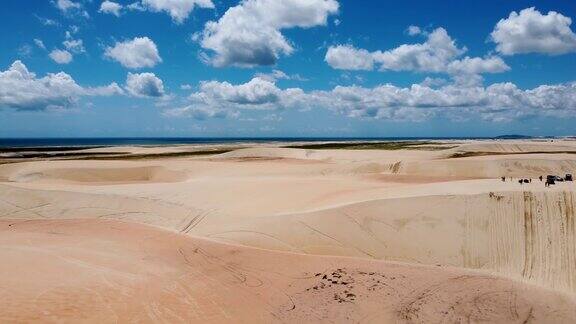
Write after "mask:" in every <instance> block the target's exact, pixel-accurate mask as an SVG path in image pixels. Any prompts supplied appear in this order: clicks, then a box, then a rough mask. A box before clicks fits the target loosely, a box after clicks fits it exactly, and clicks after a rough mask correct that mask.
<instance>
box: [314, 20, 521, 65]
mask: <svg viewBox="0 0 576 324" xmlns="http://www.w3.org/2000/svg"><path fill="white" fill-rule="evenodd" d="M411 27H415V26H411ZM409 32H410V28H409ZM412 32H413V33H415V32H416V31H415V30H412ZM418 34H422V35H425V36H426V38H427V39H426V41H425V42H424V43H420V44H404V45H401V46H399V47H396V48H394V49H391V50H387V51H374V52H370V51H367V50H365V49H359V48H355V47H353V46H352V45H337V46H331V47H329V48H328V51H327V52H326V56H325V61H326V62H327V63H328V64H329V65H330V66H331V67H333V68H335V69H340V70H373V69H374V68H375V67H376V66H379V70H380V71H388V70H391V71H415V72H432V73H448V74H458V73H466V74H482V73H500V72H504V71H508V70H509V69H510V67H509V66H508V65H506V63H505V62H504V61H503V60H502V59H501V58H499V57H497V56H490V57H486V58H480V57H473V58H471V57H464V58H462V59H459V58H460V57H462V55H463V54H464V53H465V52H466V48H465V47H458V46H457V45H456V42H455V41H454V40H453V39H452V38H451V37H450V35H448V33H447V32H446V30H445V29H444V28H437V29H435V30H434V31H432V32H431V33H424V32H423V31H421V30H419V29H418Z"/></svg>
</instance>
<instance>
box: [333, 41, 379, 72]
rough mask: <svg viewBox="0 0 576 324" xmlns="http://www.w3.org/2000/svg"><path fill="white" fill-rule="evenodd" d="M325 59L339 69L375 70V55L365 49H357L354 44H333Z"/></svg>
mask: <svg viewBox="0 0 576 324" xmlns="http://www.w3.org/2000/svg"><path fill="white" fill-rule="evenodd" d="M324 60H325V61H326V62H327V63H328V64H329V65H330V66H331V67H333V68H335V69H339V70H368V71H370V70H373V69H374V57H373V55H372V53H370V52H368V51H367V50H365V49H357V48H354V47H353V46H352V45H338V46H331V47H329V48H328V52H326V57H325V58H324Z"/></svg>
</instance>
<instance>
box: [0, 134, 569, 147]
mask: <svg viewBox="0 0 576 324" xmlns="http://www.w3.org/2000/svg"><path fill="white" fill-rule="evenodd" d="M556 138H565V137H530V136H521V135H513V136H511V135H505V136H496V137H109V138H106V137H101V138H89V137H82V138H0V147H2V148H23V147H60V148H62V147H73V148H77V147H88V148H90V147H110V146H165V145H191V144H192V145H193V144H198V145H202V144H247V143H260V144H262V143H297V142H373V141H382V142H385V141H422V140H444V141H445V140H510V139H556Z"/></svg>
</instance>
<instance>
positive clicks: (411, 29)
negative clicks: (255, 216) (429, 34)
mask: <svg viewBox="0 0 576 324" xmlns="http://www.w3.org/2000/svg"><path fill="white" fill-rule="evenodd" d="M406 32H407V33H408V35H410V36H416V35H420V34H421V33H422V29H420V27H418V26H413V25H411V26H408V29H406Z"/></svg>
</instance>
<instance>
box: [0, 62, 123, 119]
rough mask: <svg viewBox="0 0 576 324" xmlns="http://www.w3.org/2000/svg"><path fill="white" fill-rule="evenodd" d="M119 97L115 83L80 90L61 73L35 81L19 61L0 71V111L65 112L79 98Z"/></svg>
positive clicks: (36, 78) (119, 90) (33, 74)
mask: <svg viewBox="0 0 576 324" xmlns="http://www.w3.org/2000/svg"><path fill="white" fill-rule="evenodd" d="M122 93H123V91H122V89H120V87H119V86H118V85H117V84H115V83H112V84H110V85H107V86H103V87H96V88H84V87H81V86H79V85H78V84H77V83H76V82H75V81H74V79H72V77H71V76H70V75H68V74H66V73H64V72H60V73H49V74H47V75H46V76H44V77H42V78H38V77H37V76H36V74H35V73H33V72H30V71H29V70H28V68H27V67H26V66H25V65H24V64H23V63H22V62H21V61H15V62H14V63H12V65H11V66H10V67H9V68H8V69H7V70H6V71H0V107H9V108H13V109H17V110H47V109H64V108H69V107H71V106H73V105H74V104H75V103H76V102H77V101H78V100H79V98H80V97H82V96H111V95H117V94H122Z"/></svg>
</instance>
